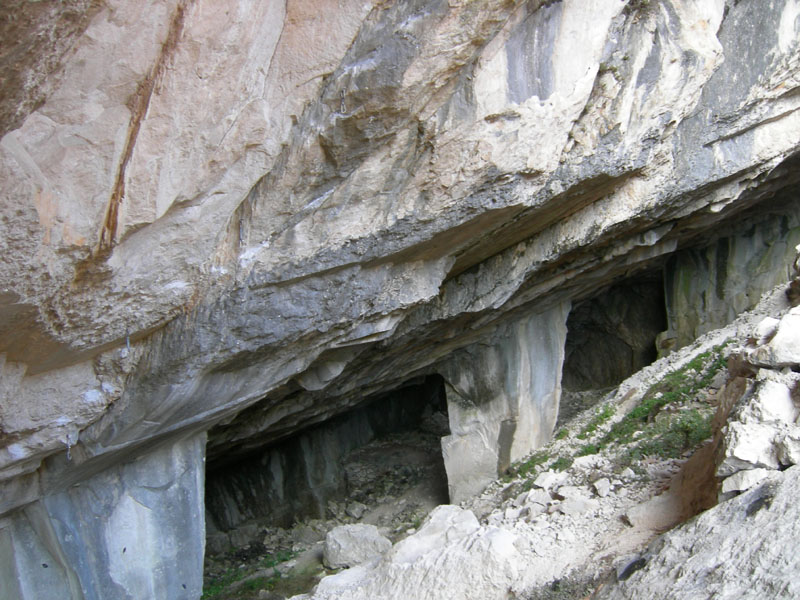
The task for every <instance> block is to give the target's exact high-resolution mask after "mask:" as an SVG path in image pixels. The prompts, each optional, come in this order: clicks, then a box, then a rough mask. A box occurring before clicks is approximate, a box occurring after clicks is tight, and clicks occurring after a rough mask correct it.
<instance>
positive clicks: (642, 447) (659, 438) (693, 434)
mask: <svg viewBox="0 0 800 600" xmlns="http://www.w3.org/2000/svg"><path fill="white" fill-rule="evenodd" d="M711 418H712V415H711V414H707V415H702V414H700V411H698V410H694V409H693V410H689V411H686V412H684V413H682V414H681V415H679V416H677V417H674V418H672V419H670V420H667V421H664V422H663V423H660V424H659V425H658V426H656V427H654V428H653V429H654V432H653V433H654V435H653V437H651V438H650V439H647V440H644V441H642V442H641V443H639V444H637V445H636V446H635V447H633V448H631V450H630V451H629V455H630V458H631V459H633V460H637V459H640V458H642V457H643V456H660V457H661V458H678V457H679V456H680V455H681V454H683V453H684V452H685V451H686V450H689V449H690V448H694V447H695V446H697V445H698V444H700V443H701V442H703V441H704V440H706V439H708V438H709V437H710V436H711Z"/></svg>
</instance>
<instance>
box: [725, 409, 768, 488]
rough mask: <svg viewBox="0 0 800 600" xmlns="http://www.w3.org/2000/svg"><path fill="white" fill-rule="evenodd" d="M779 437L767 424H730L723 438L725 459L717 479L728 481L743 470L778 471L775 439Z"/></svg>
mask: <svg viewBox="0 0 800 600" xmlns="http://www.w3.org/2000/svg"><path fill="white" fill-rule="evenodd" d="M779 433H780V431H779V430H778V429H776V428H775V427H774V426H772V425H768V424H764V423H741V422H739V421H732V422H729V423H728V425H727V431H726V433H725V435H724V437H723V459H722V462H721V463H720V465H719V467H717V476H718V477H727V476H729V475H732V474H733V473H735V472H736V471H740V470H742V469H753V468H756V467H766V468H770V469H777V468H778V466H779V464H778V456H777V449H776V447H775V438H776V436H777V435H778V434H779Z"/></svg>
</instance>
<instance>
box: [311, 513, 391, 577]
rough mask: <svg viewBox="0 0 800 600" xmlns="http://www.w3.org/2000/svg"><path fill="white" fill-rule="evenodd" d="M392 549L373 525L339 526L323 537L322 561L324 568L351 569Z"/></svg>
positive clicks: (389, 543)
mask: <svg viewBox="0 0 800 600" xmlns="http://www.w3.org/2000/svg"><path fill="white" fill-rule="evenodd" d="M391 547H392V542H390V541H389V540H388V539H387V538H385V537H384V536H382V535H381V534H380V532H379V531H378V528H377V527H375V525H367V524H364V523H357V524H354V525H340V526H339V527H335V528H333V529H331V530H330V531H329V532H328V534H327V535H326V536H325V545H324V546H323V549H322V560H323V563H324V564H325V566H326V567H328V568H330V569H339V568H342V567H352V566H355V565H359V564H361V563H365V562H368V561H371V560H374V559H376V558H379V557H381V556H382V555H383V554H385V553H386V552H388V551H389V549H390V548H391Z"/></svg>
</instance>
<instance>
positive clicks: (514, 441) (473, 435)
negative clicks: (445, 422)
mask: <svg viewBox="0 0 800 600" xmlns="http://www.w3.org/2000/svg"><path fill="white" fill-rule="evenodd" d="M568 311H569V307H568V306H567V305H559V306H557V307H555V308H553V309H551V310H549V311H546V312H544V313H541V314H535V315H531V316H529V317H527V318H524V319H520V320H518V321H514V322H512V323H510V324H509V325H508V326H505V327H502V328H500V329H498V330H497V331H496V332H495V333H494V335H493V337H492V338H490V339H489V340H486V341H483V342H481V343H480V344H476V345H474V346H469V347H467V348H465V349H462V350H459V351H458V352H455V353H453V354H452V355H451V357H450V358H448V360H447V361H446V362H444V363H441V364H440V365H438V370H439V372H440V373H441V374H442V375H443V376H444V378H445V380H446V382H447V402H448V414H449V416H450V431H451V433H450V435H449V436H447V437H445V438H443V439H442V453H443V455H444V464H445V468H446V469H447V481H448V485H449V488H450V501H451V502H454V503H457V502H461V501H462V500H465V499H467V498H470V497H471V496H473V495H475V494H477V493H478V492H480V491H481V490H482V489H483V488H484V487H485V486H486V485H487V484H488V483H490V482H491V481H493V480H494V479H495V478H496V477H497V476H498V475H499V474H500V473H502V472H504V471H505V470H506V469H508V467H509V466H510V465H511V463H512V462H514V461H517V460H520V459H521V458H523V457H524V456H526V455H527V454H529V453H530V452H531V450H533V449H534V448H537V447H539V446H542V445H543V444H544V443H546V442H547V441H549V439H550V436H551V434H552V431H553V428H554V427H555V422H556V417H557V416H558V401H559V398H560V394H561V385H560V373H561V364H562V361H563V348H564V339H565V337H566V328H565V326H564V321H565V320H566V316H567V313H568Z"/></svg>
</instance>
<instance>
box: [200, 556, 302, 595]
mask: <svg viewBox="0 0 800 600" xmlns="http://www.w3.org/2000/svg"><path fill="white" fill-rule="evenodd" d="M295 556H296V553H294V552H290V551H281V552H278V553H277V554H274V555H272V554H268V555H267V556H265V557H264V558H263V559H261V560H260V561H259V562H258V563H256V564H255V565H254V566H253V567H251V568H249V569H235V568H234V569H228V570H227V571H225V573H223V574H222V575H220V576H219V577H216V578H214V579H213V580H212V581H211V583H209V584H208V585H206V586H204V588H203V595H202V596H201V599H202V600H211V599H214V598H246V597H249V596H251V592H253V591H259V590H271V589H273V588H274V587H275V584H276V583H277V582H278V580H280V578H281V575H280V573H278V571H277V569H275V567H276V566H277V565H279V564H280V563H282V562H285V561H287V560H290V559H292V558H294V557H295ZM265 569H273V574H272V575H271V576H261V577H254V578H253V579H249V580H247V581H245V582H244V583H242V584H241V586H240V587H239V588H238V589H237V591H236V592H234V593H233V595H232V594H226V595H225V596H222V593H223V592H225V590H227V589H228V588H229V587H230V586H232V585H233V584H235V583H236V582H237V581H241V580H242V579H245V578H246V577H247V576H248V575H251V574H253V573H255V572H257V571H261V570H265Z"/></svg>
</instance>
